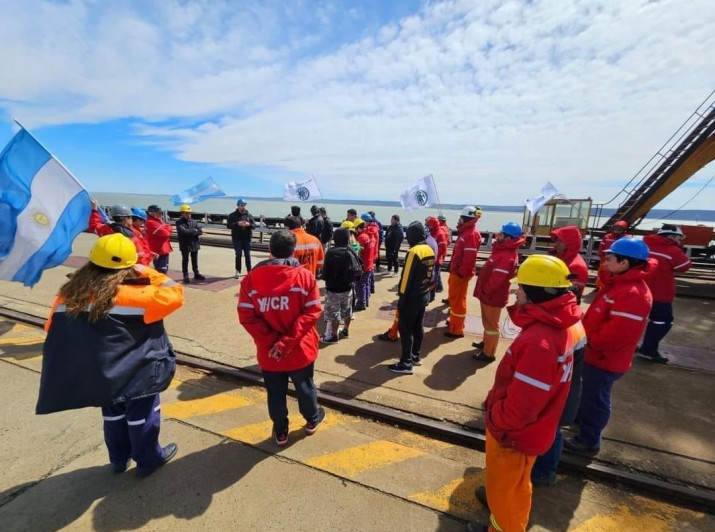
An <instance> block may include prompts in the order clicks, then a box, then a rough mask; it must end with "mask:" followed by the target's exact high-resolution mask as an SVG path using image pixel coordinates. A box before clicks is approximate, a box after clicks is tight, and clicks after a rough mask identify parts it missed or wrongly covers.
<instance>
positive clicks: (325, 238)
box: [320, 218, 333, 244]
mask: <svg viewBox="0 0 715 532" xmlns="http://www.w3.org/2000/svg"><path fill="white" fill-rule="evenodd" d="M332 239H333V223H332V222H331V221H330V218H323V230H322V231H321V233H320V241H321V242H322V243H323V244H327V243H328V242H330V241H331V240H332Z"/></svg>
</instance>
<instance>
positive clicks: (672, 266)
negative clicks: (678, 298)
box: [638, 224, 693, 364]
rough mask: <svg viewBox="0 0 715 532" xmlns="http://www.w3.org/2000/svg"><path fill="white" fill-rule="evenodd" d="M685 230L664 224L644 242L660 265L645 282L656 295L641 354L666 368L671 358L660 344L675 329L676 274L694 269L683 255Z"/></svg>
mask: <svg viewBox="0 0 715 532" xmlns="http://www.w3.org/2000/svg"><path fill="white" fill-rule="evenodd" d="M683 238H684V235H683V230H682V229H680V227H677V226H675V225H671V224H663V227H662V228H661V229H660V230H659V231H658V234H657V235H648V236H646V237H645V238H644V239H643V241H644V242H645V243H646V245H647V246H648V249H650V254H649V256H650V257H652V258H654V259H655V260H656V261H657V262H658V265H657V267H656V268H655V271H654V272H653V274H652V275H650V276H649V277H648V278H646V282H647V283H648V287H649V288H650V290H651V292H652V294H653V308H652V309H651V311H650V316H648V326H647V327H646V330H645V336H644V337H643V343H642V344H641V346H640V348H639V350H638V354H639V355H640V356H641V357H643V358H645V359H647V360H650V361H652V362H658V363H660V364H667V363H668V357H665V356H663V355H662V354H661V353H660V352H659V351H658V349H659V347H660V341H661V340H662V339H663V338H665V336H666V335H667V334H668V331H670V328H671V327H672V326H673V300H674V299H675V274H676V273H683V272H687V271H688V270H689V269H690V267H691V266H692V265H693V264H692V262H690V259H689V258H688V256H687V255H686V254H685V252H684V251H683Z"/></svg>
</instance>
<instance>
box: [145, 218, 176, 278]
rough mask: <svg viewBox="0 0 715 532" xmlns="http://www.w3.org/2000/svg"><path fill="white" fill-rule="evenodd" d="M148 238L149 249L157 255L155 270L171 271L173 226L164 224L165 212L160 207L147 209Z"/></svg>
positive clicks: (146, 225)
mask: <svg viewBox="0 0 715 532" xmlns="http://www.w3.org/2000/svg"><path fill="white" fill-rule="evenodd" d="M145 227H146V238H147V240H148V241H149V249H150V250H151V252H152V253H155V254H156V257H154V269H156V271H158V272H161V273H167V272H168V271H169V254H170V253H171V252H172V247H171V232H172V231H173V229H174V228H173V227H172V225H171V224H168V223H166V222H164V212H163V211H162V210H161V207H159V206H158V205H149V207H147V218H146V224H145Z"/></svg>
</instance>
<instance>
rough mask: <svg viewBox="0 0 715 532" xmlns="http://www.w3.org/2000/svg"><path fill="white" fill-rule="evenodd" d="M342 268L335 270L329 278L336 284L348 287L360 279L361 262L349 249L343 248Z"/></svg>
mask: <svg viewBox="0 0 715 532" xmlns="http://www.w3.org/2000/svg"><path fill="white" fill-rule="evenodd" d="M343 261H344V262H343V267H342V268H340V269H338V270H336V271H335V273H334V274H333V276H331V277H332V278H333V279H332V280H334V281H336V282H338V283H340V284H344V285H350V284H352V283H353V282H354V281H357V280H358V279H360V277H362V260H360V257H358V256H357V255H356V254H355V252H354V251H353V250H352V249H351V248H345V254H344V256H343Z"/></svg>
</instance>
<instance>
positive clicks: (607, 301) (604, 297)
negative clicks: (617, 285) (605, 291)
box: [603, 296, 616, 303]
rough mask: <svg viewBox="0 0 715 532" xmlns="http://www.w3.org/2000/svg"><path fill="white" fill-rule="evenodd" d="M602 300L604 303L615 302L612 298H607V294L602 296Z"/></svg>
mask: <svg viewBox="0 0 715 532" xmlns="http://www.w3.org/2000/svg"><path fill="white" fill-rule="evenodd" d="M603 300H604V301H605V302H606V303H615V302H616V301H615V300H614V299H611V298H609V297H608V296H603Z"/></svg>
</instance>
